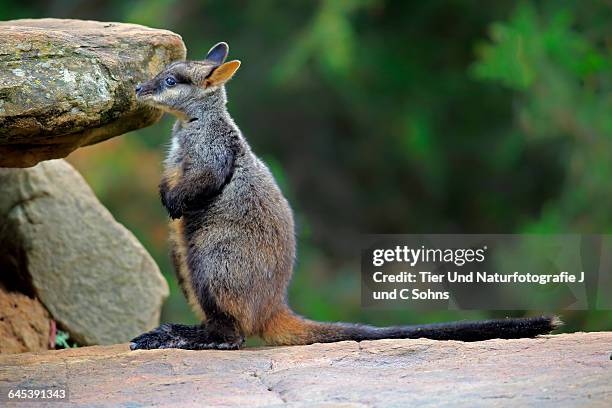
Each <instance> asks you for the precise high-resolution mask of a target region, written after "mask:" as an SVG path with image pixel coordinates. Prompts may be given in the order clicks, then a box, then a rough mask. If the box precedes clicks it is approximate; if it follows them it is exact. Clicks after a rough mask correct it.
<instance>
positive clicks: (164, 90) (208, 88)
mask: <svg viewBox="0 0 612 408" xmlns="http://www.w3.org/2000/svg"><path fill="white" fill-rule="evenodd" d="M228 52H229V46H228V45H227V44H226V43H224V42H220V43H218V44H217V45H215V46H214V47H212V48H211V49H210V51H208V54H207V55H206V58H205V59H204V60H202V61H177V62H173V63H172V64H170V65H168V66H167V67H165V68H164V69H163V70H162V71H161V72H160V73H159V74H157V75H156V76H155V77H154V78H153V79H151V80H149V81H147V82H144V83H142V84H138V86H136V89H135V91H136V98H137V99H138V100H139V101H141V102H144V103H146V104H148V105H152V106H155V107H157V108H160V109H162V110H165V111H167V112H170V113H172V114H174V115H176V116H179V117H186V116H190V114H191V111H192V110H193V109H194V103H196V104H197V102H198V101H202V100H205V99H206V98H207V96H208V95H210V94H211V93H212V92H213V91H214V90H216V89H219V88H221V87H222V86H223V84H225V83H226V82H227V81H229V80H230V79H231V78H232V77H233V76H234V74H235V73H236V71H237V70H238V67H240V61H238V60H233V61H229V62H225V59H226V58H227V53H228Z"/></svg>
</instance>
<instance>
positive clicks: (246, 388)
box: [0, 332, 612, 408]
mask: <svg viewBox="0 0 612 408" xmlns="http://www.w3.org/2000/svg"><path fill="white" fill-rule="evenodd" d="M611 351H612V332H600V333H574V334H562V335H555V336H542V337H539V338H536V339H517V340H488V341H483V342H476V343H462V342H456V341H432V340H425V339H419V340H379V341H365V342H361V343H355V342H341V343H334V344H314V345H310V346H295V347H278V348H263V349H245V350H240V351H188V350H149V351H129V349H128V346H127V345H117V346H109V347H86V348H81V349H71V350H62V351H49V352H43V353H26V354H20V355H13V356H0V388H2V387H4V388H5V387H7V386H24V385H30V386H34V385H41V386H42V385H47V386H48V385H54V384H64V385H66V386H67V387H68V388H69V393H70V401H69V402H70V404H67V405H66V406H73V407H233V406H253V407H285V406H287V407H388V406H393V407H410V406H424V407H489V406H501V407H538V408H541V407H559V406H562V407H582V406H589V407H609V406H610V401H612V361H610V357H609V356H610V352H611ZM22 404H23V403H21V402H19V403H15V404H13V405H12V406H15V407H17V406H20V407H21V406H24V405H22ZM9 406H11V404H10V403H9ZM37 406H40V405H37ZM49 406H54V405H52V404H49Z"/></svg>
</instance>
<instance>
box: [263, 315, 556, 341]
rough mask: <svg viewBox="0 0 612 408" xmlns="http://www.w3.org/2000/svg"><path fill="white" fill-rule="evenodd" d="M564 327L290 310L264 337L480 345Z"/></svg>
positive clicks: (536, 321) (531, 320) (550, 321)
mask: <svg viewBox="0 0 612 408" xmlns="http://www.w3.org/2000/svg"><path fill="white" fill-rule="evenodd" d="M562 324H563V323H562V322H561V320H560V319H559V317H557V316H539V317H526V318H508V319H494V320H479V321H459V322H448V323H435V324H427V325H415V326H393V327H373V326H366V325H361V324H352V323H321V322H315V321H312V320H308V319H304V318H303V317H301V316H298V315H296V314H295V313H293V312H292V311H291V310H289V309H284V310H282V311H280V312H279V313H277V314H276V315H275V316H274V317H272V319H270V320H269V321H268V323H267V324H266V326H265V327H264V329H263V331H262V333H261V337H262V338H263V339H264V341H266V342H267V343H268V344H274V345H298V344H312V343H333V342H336V341H344V340H354V341H362V340H379V339H418V338H427V339H433V340H460V341H479V340H488V339H498V338H499V339H518V338H524V337H534V336H537V335H538V334H547V333H550V332H551V331H553V330H555V329H556V328H558V327H559V326H561V325H562Z"/></svg>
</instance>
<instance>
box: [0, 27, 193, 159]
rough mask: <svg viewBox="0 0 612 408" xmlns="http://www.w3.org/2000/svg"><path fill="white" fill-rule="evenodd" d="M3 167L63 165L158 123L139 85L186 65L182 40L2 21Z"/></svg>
mask: <svg viewBox="0 0 612 408" xmlns="http://www.w3.org/2000/svg"><path fill="white" fill-rule="evenodd" d="M0 42H1V43H2V50H0V72H2V76H1V77H0V166H2V167H29V166H33V165H35V164H36V163H38V162H39V161H41V160H48V159H55V158H61V157H65V156H66V155H68V154H69V153H70V152H71V151H73V150H75V149H76V148H78V147H80V146H86V145H90V144H93V143H97V142H100V141H102V140H105V139H108V138H110V137H113V136H117V135H121V134H123V133H126V132H129V131H131V130H134V129H138V128H142V127H145V126H148V125H150V124H152V123H153V122H155V121H156V120H158V119H159V117H160V116H161V111H159V110H157V109H152V108H149V107H146V106H143V105H140V104H137V103H136V98H135V96H134V91H133V89H134V86H135V84H136V83H138V82H141V81H143V80H145V79H149V78H151V77H152V76H153V75H155V74H157V73H158V72H159V71H160V70H161V69H162V68H163V67H164V66H165V65H166V64H168V63H170V62H171V61H174V60H177V59H183V58H185V45H184V44H183V41H182V39H181V37H180V36H179V35H178V34H174V33H172V32H170V31H166V30H157V29H152V28H148V27H144V26H140V25H136V24H122V23H103V22H98V21H82V20H60V19H53V18H45V19H30V20H12V21H3V22H0Z"/></svg>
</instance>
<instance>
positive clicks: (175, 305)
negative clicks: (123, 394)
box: [0, 0, 612, 330]
mask: <svg viewBox="0 0 612 408" xmlns="http://www.w3.org/2000/svg"><path fill="white" fill-rule="evenodd" d="M611 7H612V3H611V2H610V1H579V0H573V1H569V0H568V1H566V0H550V1H537V2H535V1H534V2H516V1H496V2H481V1H469V0H468V1H465V0H464V1H459V0H445V1H442V0H433V1H422V2H409V1H390V0H338V1H333V0H321V1H307V0H301V1H292V2H283V1H272V0H260V1H253V2H245V1H197V0H187V1H176V0H139V1H123V0H96V1H79V0H52V1H28V2H24V1H18V0H4V1H3V7H2V9H0V16H2V18H3V19H13V18H26V17H32V18H37V17H61V18H80V19H95V20H103V21H121V22H132V23H139V24H145V25H148V26H152V27H156V28H166V29H169V30H172V31H174V32H177V33H179V34H181V35H182V36H183V39H184V41H185V43H186V45H187V47H188V58H190V59H198V58H203V57H204V56H205V53H206V51H207V50H208V49H209V47H210V46H211V45H213V44H214V43H215V42H217V41H227V42H228V43H229V44H230V58H238V59H241V60H242V62H243V65H242V67H241V68H240V71H239V73H238V74H237V76H236V78H235V79H234V80H233V81H232V82H231V83H230V84H229V85H228V95H229V101H230V102H229V109H230V111H231V113H232V115H233V117H234V118H235V120H236V122H237V123H238V124H239V126H240V127H241V129H242V130H243V132H244V134H245V136H246V137H247V139H248V140H249V141H250V143H251V144H252V146H253V148H254V151H255V152H256V153H257V154H259V155H260V156H261V157H262V158H263V159H264V160H265V161H266V162H267V163H268V164H269V166H270V167H271V169H272V170H273V172H274V173H275V175H276V177H277V178H278V180H279V183H280V185H281V187H282V189H283V191H284V192H285V194H286V195H287V196H288V198H289V201H290V202H291V203H292V205H293V208H294V211H295V213H296V220H297V233H298V236H299V248H298V262H297V267H296V272H295V276H294V280H293V283H292V285H291V290H290V299H291V304H292V306H293V307H294V308H295V309H296V310H297V311H298V312H300V313H303V314H305V315H308V316H309V317H312V318H315V319H324V320H347V321H361V322H367V323H372V324H399V323H419V322H429V321H438V320H449V319H458V318H460V319H463V318H481V317H487V316H504V315H506V314H508V313H505V312H486V311H481V312H461V313H459V312H449V311H441V312H435V313H423V312H412V311H396V312H388V311H371V310H364V309H362V308H361V307H360V299H359V296H360V290H359V244H358V242H359V234H360V233H521V232H536V233H556V232H576V233H612V211H610V210H609V209H608V208H607V205H608V203H610V202H612V183H611V182H610V180H611V179H612V162H611V161H610V159H609V155H610V153H611V152H612V115H611V113H612V93H611V90H612V76H611V75H610V72H611V71H610V70H611V68H612V53H611V50H612V36H611V34H612V29H611V27H612V24H611V23H612V13H611V10H612V8H611ZM171 125H172V119H171V118H169V117H165V118H164V119H163V120H162V122H161V123H160V124H157V125H155V126H153V127H150V128H147V129H144V130H141V131H138V132H133V133H130V134H128V135H125V136H122V137H118V138H115V139H112V140H110V141H107V142H105V143H102V144H98V145H95V146H93V147H89V148H85V149H80V150H78V151H77V152H75V153H74V154H72V155H71V156H70V157H69V160H70V161H71V162H72V163H73V164H74V165H75V166H76V167H77V168H78V169H79V170H80V171H81V172H82V173H83V175H84V176H85V178H86V179H87V180H88V182H89V183H90V184H91V186H92V187H93V189H94V190H95V192H96V194H97V195H98V197H99V198H100V200H101V201H102V202H103V203H104V204H105V205H106V206H107V207H108V208H109V209H110V211H111V212H112V213H113V214H114V216H115V217H116V218H117V220H119V221H120V222H122V223H123V224H124V225H126V226H127V227H128V228H130V229H131V230H132V231H133V232H134V233H135V234H136V235H137V236H138V238H139V239H140V240H141V242H143V244H144V245H145V247H146V248H147V249H148V250H149V251H150V252H151V254H152V255H153V256H154V258H155V259H156V260H157V262H158V264H159V265H160V267H161V269H162V271H163V273H164V275H165V276H166V277H167V278H168V281H169V282H170V286H171V291H172V295H171V297H170V299H169V300H168V301H167V303H166V305H165V308H164V312H163V316H162V318H163V320H165V321H174V322H193V321H194V317H193V316H192V314H191V313H190V312H189V310H188V307H187V306H186V303H185V301H184V300H183V298H182V296H181V294H180V291H179V290H178V288H177V286H176V281H175V279H174V274H173V271H172V269H171V266H170V262H169V258H168V255H167V244H166V237H167V229H166V224H165V222H166V219H167V217H166V215H165V213H164V211H163V210H162V207H161V205H160V203H159V200H158V195H157V184H158V181H159V177H160V171H161V161H162V158H163V156H164V151H165V148H166V146H167V144H168V141H169V134H170V128H171ZM534 313H537V311H530V312H517V313H514V314H518V315H521V314H534ZM563 317H564V319H565V320H566V322H567V323H568V324H567V326H566V328H565V329H566V330H595V329H610V328H612V314H611V313H610V312H603V311H600V312H564V313H563Z"/></svg>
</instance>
